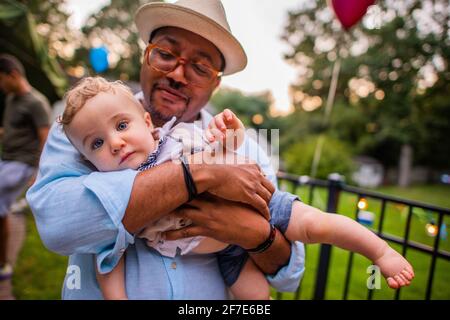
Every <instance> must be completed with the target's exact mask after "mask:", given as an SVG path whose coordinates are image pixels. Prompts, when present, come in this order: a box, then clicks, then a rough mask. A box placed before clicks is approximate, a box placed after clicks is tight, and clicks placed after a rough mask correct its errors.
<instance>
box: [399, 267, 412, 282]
mask: <svg viewBox="0 0 450 320" xmlns="http://www.w3.org/2000/svg"><path fill="white" fill-rule="evenodd" d="M402 275H403V277H405V278H406V280H408V281H411V280H412V279H413V275H412V274H411V273H410V272H409V271H408V270H406V269H405V270H402Z"/></svg>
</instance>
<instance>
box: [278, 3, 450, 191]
mask: <svg viewBox="0 0 450 320" xmlns="http://www.w3.org/2000/svg"><path fill="white" fill-rule="evenodd" d="M377 3H378V4H377V5H375V6H372V7H371V8H370V10H369V13H368V15H367V16H366V18H365V19H364V20H363V23H360V24H359V25H357V26H356V27H354V28H353V29H352V30H351V31H350V32H344V31H343V30H342V28H341V27H340V25H339V23H338V21H337V19H335V18H334V14H333V12H332V10H331V9H330V8H329V7H328V5H327V3H326V1H317V2H316V3H304V4H303V6H302V7H300V9H299V10H297V11H292V12H289V14H288V22H287V25H286V28H285V31H284V35H283V39H284V40H285V41H286V42H287V43H288V44H289V46H290V48H291V49H290V51H289V52H288V53H287V54H286V55H285V57H286V60H287V61H288V62H290V63H291V64H292V65H294V66H295V67H296V68H297V69H298V70H299V79H298V81H297V83H295V84H293V85H292V92H293V97H294V104H295V105H296V107H297V113H299V114H302V115H301V116H299V117H301V118H302V119H314V117H315V115H314V114H316V113H319V114H321V115H323V110H322V109H323V108H320V107H321V106H323V105H324V102H325V101H326V98H327V93H328V90H329V87H330V78H331V73H332V68H333V64H334V63H335V61H337V60H338V59H339V61H340V63H341V69H340V75H339V82H338V86H337V94H336V103H335V104H336V106H335V109H334V111H333V116H332V120H331V122H330V127H329V131H330V134H331V135H332V136H335V137H338V138H340V139H343V140H346V141H348V142H350V143H351V144H352V145H355V146H356V147H357V150H358V151H359V152H360V153H365V154H369V155H372V156H375V157H377V158H378V159H379V160H380V161H382V162H383V163H384V164H385V165H396V164H397V163H399V157H398V155H399V154H406V155H410V158H409V159H408V158H407V157H406V161H402V162H401V163H406V167H409V166H408V163H411V162H412V153H411V152H405V151H412V150H414V151H415V153H416V160H417V161H416V162H417V163H422V164H424V163H430V162H429V161H427V159H426V156H424V155H427V154H428V155H431V154H432V152H436V151H437V150H435V149H437V148H435V147H434V146H433V143H431V144H430V142H431V141H430V138H428V137H431V136H441V132H443V131H444V130H447V132H448V130H449V129H450V126H449V123H448V121H447V122H446V121H445V120H442V118H441V117H442V115H444V114H445V113H446V111H444V110H448V108H449V107H450V100H449V98H448V97H446V94H445V92H446V91H447V90H448V89H447V88H446V85H444V83H445V81H448V79H450V73H449V71H448V61H449V45H450V39H449V32H448V12H449V6H450V5H449V4H448V2H447V1H443V0H442V1H441V0H436V1H419V0H414V1H409V2H403V1H401V2H400V1H385V2H377ZM439 79H443V84H442V85H438V84H439V81H438V80H439ZM431 92H432V95H433V97H436V98H435V99H431V100H430V99H424V97H429V95H430V94H431ZM437 97H440V98H437ZM425 101H426V104H427V105H429V104H430V103H433V104H434V103H436V104H439V105H440V106H441V107H438V106H437V105H435V106H433V107H430V106H428V108H425V107H424V106H423V104H424V103H425ZM425 109H427V110H430V109H433V110H435V111H437V110H439V112H428V113H427V114H426V115H427V118H426V119H427V122H426V123H425V122H424V121H422V120H424V118H423V115H424V114H423V113H424V110H425ZM307 111H310V112H307ZM311 111H312V112H311ZM444 128H445V129H444ZM315 129H316V132H317V131H319V132H320V131H323V130H324V128H323V127H320V126H318V127H316V128H315ZM430 131H431V132H430ZM313 132H314V131H313ZM434 144H435V143H434ZM444 150H445V148H442V151H438V153H439V154H440V156H438V157H439V158H448V156H447V155H448V153H447V154H444V153H443V152H444ZM404 160H405V158H404ZM437 164H438V163H436V165H437ZM439 164H440V165H448V163H447V164H444V163H443V162H442V161H441V162H439ZM401 169H402V168H401ZM400 171H403V170H400ZM406 180H407V179H406ZM406 182H407V181H406Z"/></svg>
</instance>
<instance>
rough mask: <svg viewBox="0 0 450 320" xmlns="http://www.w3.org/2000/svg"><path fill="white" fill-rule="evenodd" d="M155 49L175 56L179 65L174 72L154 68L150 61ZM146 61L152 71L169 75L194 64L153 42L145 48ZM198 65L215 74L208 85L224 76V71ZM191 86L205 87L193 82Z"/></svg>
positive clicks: (176, 65)
mask: <svg viewBox="0 0 450 320" xmlns="http://www.w3.org/2000/svg"><path fill="white" fill-rule="evenodd" d="M155 48H158V49H160V50H164V51H167V52H169V53H170V54H171V55H173V56H174V57H175V58H176V59H177V63H176V64H175V66H174V68H173V69H172V70H170V71H164V70H161V69H158V68H156V67H155V66H153V65H152V64H151V63H150V61H149V56H150V52H151V51H152V50H153V49H155ZM144 60H145V63H146V64H147V65H148V66H149V67H151V68H152V69H154V70H156V71H158V72H161V73H163V74H169V73H171V72H173V71H174V70H176V69H177V68H178V67H179V66H180V65H183V66H185V65H186V64H188V63H191V64H192V63H193V62H192V61H191V60H189V59H185V58H181V57H180V56H178V55H176V54H174V53H173V52H172V51H170V50H169V49H167V48H164V47H160V46H158V45H157V44H155V43H151V42H149V43H148V45H147V47H146V48H145V52H144ZM196 64H200V65H202V66H204V67H206V68H207V69H209V70H210V71H211V72H212V73H213V77H212V78H211V81H210V83H208V85H209V84H211V83H212V82H213V81H214V80H215V79H217V78H220V77H221V76H222V75H223V71H218V70H216V69H214V68H213V67H210V66H208V65H206V64H204V63H196ZM190 84H191V85H193V86H196V87H200V88H202V87H204V86H203V85H198V84H196V83H192V82H191V83H190Z"/></svg>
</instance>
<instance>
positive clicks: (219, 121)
mask: <svg viewBox="0 0 450 320" xmlns="http://www.w3.org/2000/svg"><path fill="white" fill-rule="evenodd" d="M223 118H224V115H223V113H221V114H219V115H217V116H216V117H215V118H214V123H215V125H216V127H217V129H219V130H221V131H225V130H226V129H227V126H226V125H225V122H224V119H223Z"/></svg>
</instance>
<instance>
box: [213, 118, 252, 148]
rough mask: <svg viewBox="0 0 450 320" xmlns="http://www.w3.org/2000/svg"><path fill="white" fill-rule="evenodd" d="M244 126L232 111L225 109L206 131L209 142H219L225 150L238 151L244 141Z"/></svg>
mask: <svg viewBox="0 0 450 320" xmlns="http://www.w3.org/2000/svg"><path fill="white" fill-rule="evenodd" d="M244 129H245V128H244V125H243V124H242V122H241V120H239V118H238V117H237V116H236V115H235V114H234V113H233V112H232V111H231V110H230V109H225V110H224V111H223V112H221V113H219V114H218V115H216V116H215V117H214V119H212V120H211V122H210V123H209V125H208V129H206V138H207V139H208V141H209V142H214V141H219V142H221V143H222V144H223V145H224V147H225V148H227V149H232V150H236V149H237V148H239V147H240V145H241V144H242V142H243V141H244Z"/></svg>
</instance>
